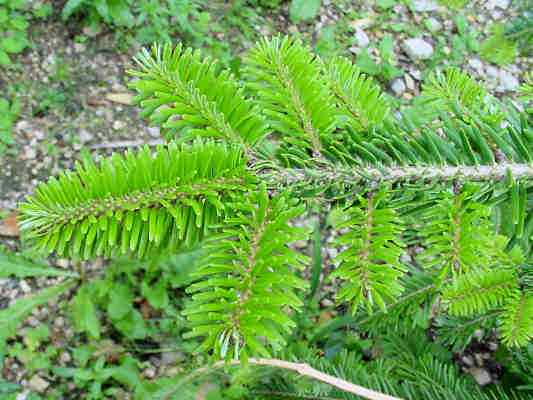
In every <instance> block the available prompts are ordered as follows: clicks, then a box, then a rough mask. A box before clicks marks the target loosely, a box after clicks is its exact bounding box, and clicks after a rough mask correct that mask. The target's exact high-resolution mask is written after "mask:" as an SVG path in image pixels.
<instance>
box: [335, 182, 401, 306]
mask: <svg viewBox="0 0 533 400" xmlns="http://www.w3.org/2000/svg"><path fill="white" fill-rule="evenodd" d="M387 200H388V195H387V192H386V191H385V190H381V191H379V192H377V193H372V192H370V193H369V194H368V196H367V198H363V197H361V198H360V200H359V201H360V207H357V206H352V207H350V208H349V209H348V210H346V214H345V217H344V221H343V222H342V223H340V225H339V226H338V227H337V228H338V229H343V228H345V229H349V231H348V232H347V233H345V234H344V235H342V236H341V237H340V238H339V240H338V243H337V244H338V245H340V246H346V247H347V248H346V250H344V251H343V252H341V253H340V254H339V255H338V256H337V258H336V261H337V262H338V263H340V265H339V267H338V268H337V269H336V270H335V271H333V273H332V274H331V275H330V277H331V278H336V277H338V278H340V279H341V280H342V281H343V286H342V287H341V289H340V290H339V292H338V294H337V298H338V299H339V300H340V301H346V302H348V303H350V304H351V305H352V306H353V312H354V313H355V312H356V311H357V308H358V307H359V306H361V307H364V308H366V310H367V312H369V313H372V311H373V308H374V307H376V306H377V307H379V308H380V309H382V310H385V309H386V308H387V303H388V302H393V301H394V300H395V299H396V298H398V297H399V296H400V294H401V293H402V291H403V287H402V285H401V283H400V281H399V280H400V278H401V277H402V275H403V274H404V273H405V271H406V268H405V267H404V266H403V265H402V264H401V262H400V255H401V253H402V248H403V247H404V244H403V243H402V241H401V239H400V238H401V233H402V230H403V229H402V223H401V221H400V219H399V217H398V216H397V214H396V212H395V211H394V209H393V208H391V207H389V206H388V204H387Z"/></svg>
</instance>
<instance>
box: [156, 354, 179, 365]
mask: <svg viewBox="0 0 533 400" xmlns="http://www.w3.org/2000/svg"><path fill="white" fill-rule="evenodd" d="M183 359H184V355H183V353H182V352H180V351H167V352H164V353H162V354H161V365H176V364H178V363H179V362H180V361H183Z"/></svg>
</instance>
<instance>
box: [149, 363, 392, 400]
mask: <svg viewBox="0 0 533 400" xmlns="http://www.w3.org/2000/svg"><path fill="white" fill-rule="evenodd" d="M240 364H241V361H240V360H232V361H229V362H226V361H217V362H216V363H214V364H213V365H211V366H208V367H201V368H198V369H196V370H194V371H193V372H191V373H190V374H189V375H187V376H185V377H184V378H183V379H181V380H180V381H179V382H177V384H176V385H174V386H172V387H171V388H169V389H168V390H166V391H165V392H163V393H162V392H160V393H159V395H158V396H157V397H156V398H158V399H161V400H167V399H169V398H170V396H172V395H173V394H175V393H176V392H177V391H178V390H179V388H180V387H181V386H182V385H183V384H185V383H187V382H189V381H192V380H193V379H195V378H196V377H198V376H200V375H203V374H206V373H209V372H210V371H212V370H215V369H219V368H223V367H226V366H228V365H240ZM248 364H250V365H260V366H268V367H273V368H280V369H285V370H289V371H294V372H296V373H298V374H299V375H301V376H305V377H308V378H311V379H315V380H317V381H320V382H323V383H326V384H328V385H331V386H333V387H335V388H337V389H340V390H342V391H343V392H347V393H352V394H355V395H358V396H361V397H363V398H365V399H369V400H402V399H400V398H399V397H394V396H390V395H388V394H385V393H381V392H376V391H375V390H372V389H367V388H365V387H363V386H359V385H356V384H354V383H351V382H348V381H346V380H344V379H341V378H337V377H334V376H331V375H328V374H325V373H324V372H321V371H319V370H317V369H314V368H313V367H311V366H310V365H309V364H305V363H294V362H290V361H285V360H278V359H274V358H250V359H248Z"/></svg>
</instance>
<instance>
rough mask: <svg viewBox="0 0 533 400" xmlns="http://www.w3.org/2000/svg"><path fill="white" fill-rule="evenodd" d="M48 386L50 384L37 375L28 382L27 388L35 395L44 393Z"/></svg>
mask: <svg viewBox="0 0 533 400" xmlns="http://www.w3.org/2000/svg"><path fill="white" fill-rule="evenodd" d="M48 386H50V382H48V381H46V380H44V379H43V378H41V377H40V376H39V375H34V376H33V377H32V378H31V379H30V381H29V382H28V387H29V388H30V389H31V390H33V391H35V392H37V393H44V392H45V391H46V389H48Z"/></svg>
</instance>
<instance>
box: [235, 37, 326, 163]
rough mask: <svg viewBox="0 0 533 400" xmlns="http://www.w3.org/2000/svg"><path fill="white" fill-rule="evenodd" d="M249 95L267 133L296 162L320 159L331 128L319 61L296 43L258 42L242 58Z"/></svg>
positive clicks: (283, 39) (277, 38) (286, 41)
mask: <svg viewBox="0 0 533 400" xmlns="http://www.w3.org/2000/svg"><path fill="white" fill-rule="evenodd" d="M245 77H246V81H247V85H248V87H249V89H250V91H253V92H254V93H256V95H257V103H258V104H259V106H260V108H261V109H262V111H263V113H264V115H265V116H266V117H267V118H268V120H269V122H270V125H271V127H272V128H273V130H274V131H275V132H277V133H279V134H280V139H281V140H282V142H283V143H285V144H286V145H287V146H288V147H289V148H290V150H291V151H293V152H295V153H296V155H297V158H303V159H305V158H308V156H309V154H307V152H308V153H310V154H311V155H312V156H320V155H321V153H322V151H323V145H324V142H323V141H324V140H325V139H326V138H327V137H328V136H330V135H331V134H332V132H333V131H334V129H335V122H336V121H335V113H334V107H333V102H332V95H331V93H329V91H328V90H327V86H326V84H325V81H324V79H323V77H322V76H321V68H320V62H319V59H318V58H317V56H315V55H313V53H311V51H309V49H308V48H307V47H305V46H304V45H303V44H302V43H301V42H300V41H299V40H293V39H290V38H288V37H284V38H281V37H279V36H277V37H274V38H272V39H270V40H268V39H263V40H262V41H261V42H259V43H258V44H257V45H256V47H255V48H253V49H252V50H251V51H250V52H249V53H248V56H247V57H246V59H245Z"/></svg>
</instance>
